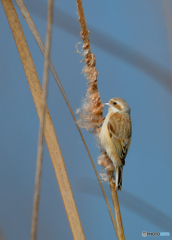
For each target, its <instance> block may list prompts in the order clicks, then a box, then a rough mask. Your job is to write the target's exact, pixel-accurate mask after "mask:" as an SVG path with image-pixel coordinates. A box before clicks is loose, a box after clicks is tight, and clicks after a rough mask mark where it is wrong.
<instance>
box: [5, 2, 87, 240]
mask: <svg viewBox="0 0 172 240" xmlns="http://www.w3.org/2000/svg"><path fill="white" fill-rule="evenodd" d="M1 3H2V5H3V8H4V11H5V14H6V16H7V19H8V22H9V25H10V28H11V31H12V34H13V37H14V40H15V43H16V45H17V49H18V52H19V55H20V58H21V62H22V65H23V68H24V71H25V74H26V78H27V81H28V84H29V87H30V91H31V94H32V97H33V100H34V103H35V107H36V110H37V113H38V117H39V119H40V118H41V109H42V107H41V100H42V99H41V97H42V89H41V85H40V82H39V79H38V75H37V72H36V69H35V66H34V63H33V60H32V56H31V54H30V51H29V48H28V45H27V42H26V39H25V36H24V33H23V30H22V28H21V25H20V21H19V19H18V16H17V13H16V11H15V8H14V5H13V2H12V0H1ZM45 119H46V121H45V128H44V136H45V141H46V143H47V147H48V150H49V154H50V157H51V160H52V164H53V167H54V171H55V175H56V178H57V181H58V184H59V188H60V192H61V195H62V199H63V203H64V206H65V210H66V213H67V217H68V220H69V224H70V227H71V231H72V234H73V238H74V240H85V236H84V232H83V229H82V225H81V221H80V218H79V214H78V211H77V208H76V204H75V200H74V197H73V193H72V190H71V186H70V182H69V179H68V176H67V172H66V167H65V163H64V160H63V157H62V153H61V150H60V146H59V143H58V140H57V137H56V133H55V129H54V126H53V123H52V120H51V116H50V113H49V110H48V107H47V106H46V110H45Z"/></svg>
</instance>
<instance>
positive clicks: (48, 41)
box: [31, 0, 53, 240]
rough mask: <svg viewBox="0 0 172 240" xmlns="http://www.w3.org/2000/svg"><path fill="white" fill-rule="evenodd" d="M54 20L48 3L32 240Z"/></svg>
mask: <svg viewBox="0 0 172 240" xmlns="http://www.w3.org/2000/svg"><path fill="white" fill-rule="evenodd" d="M52 19H53V0H49V1H48V14H47V31H46V44H45V59H44V71H43V92H42V109H41V118H40V126H39V137H38V150H37V163H36V174H35V190H34V200H33V213H32V225H31V240H35V239H36V234H37V222H38V221H37V219H38V208H39V199H40V185H41V171H42V156H43V143H44V126H45V109H46V99H47V91H48V70H49V68H48V62H49V55H50V46H51V29H52Z"/></svg>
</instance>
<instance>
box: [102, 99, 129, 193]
mask: <svg viewBox="0 0 172 240" xmlns="http://www.w3.org/2000/svg"><path fill="white" fill-rule="evenodd" d="M105 105H108V106H109V112H108V114H107V116H106V118H105V120H104V122H103V125H102V129H101V132H100V135H99V139H100V144H101V147H102V149H103V150H104V151H105V152H106V153H107V155H108V157H109V158H110V159H111V160H112V162H113V164H114V167H115V171H116V180H115V184H116V190H121V188H122V172H123V166H124V165H125V158H126V155H127V153H128V150H129V146H130V142H131V133H132V128H131V119H130V108H129V106H128V104H127V103H126V101H125V100H123V99H121V98H113V99H111V100H110V101H109V103H107V104H105Z"/></svg>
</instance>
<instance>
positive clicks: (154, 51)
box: [0, 0, 172, 240]
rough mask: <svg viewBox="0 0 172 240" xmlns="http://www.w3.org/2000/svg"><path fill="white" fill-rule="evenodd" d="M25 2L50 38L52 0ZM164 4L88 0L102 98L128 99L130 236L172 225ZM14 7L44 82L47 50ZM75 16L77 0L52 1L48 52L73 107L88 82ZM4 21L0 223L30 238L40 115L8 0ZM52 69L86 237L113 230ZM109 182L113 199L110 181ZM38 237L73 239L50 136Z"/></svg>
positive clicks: (62, 139) (15, 239) (57, 119)
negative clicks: (130, 128) (78, 48)
mask: <svg viewBox="0 0 172 240" xmlns="http://www.w3.org/2000/svg"><path fill="white" fill-rule="evenodd" d="M14 4H15V3H14ZM25 4H26V6H27V7H28V10H29V12H30V14H31V16H32V18H33V20H34V22H35V25H36V27H37V29H38V31H39V33H40V35H41V37H42V39H43V41H44V42H45V34H46V11H47V9H46V8H47V1H44V0H37V1H33V0H31V1H29V0H25ZM164 4H168V6H167V7H168V8H169V11H170V12H171V14H172V4H171V2H170V1H169V0H163V1H162V0H156V1H155V0H149V1H148V0H140V1H136V0H133V1H116V0H115V1H99V0H95V1H91V0H87V1H83V7H84V11H85V17H86V21H87V25H88V29H89V30H90V41H91V46H92V52H93V53H94V54H95V55H96V58H97V70H98V71H99V76H98V88H99V91H100V95H101V99H102V101H103V102H107V101H108V100H109V99H110V98H112V97H122V98H124V99H125V100H126V101H127V102H128V104H129V105H130V107H131V118H132V123H133V136H132V142H131V147H130V151H129V154H128V156H127V158H126V165H125V168H124V173H123V189H122V191H121V192H119V193H118V196H119V201H120V207H121V213H122V219H123V225H124V231H125V235H126V239H137V240H138V239H142V235H141V234H142V231H148V232H164V231H167V232H171V234H172V204H171V203H172V174H171V171H172V161H171V157H172V153H171V149H172V125H171V123H172V66H171V59H172V56H170V50H169V49H170V46H169V42H170V39H168V34H167V25H166V20H165V12H164ZM15 8H16V10H17V13H18V16H19V19H20V21H21V25H22V28H23V30H24V33H25V36H26V39H27V42H28V45H29V48H30V51H31V54H32V57H33V60H34V63H35V66H36V69H37V73H38V76H39V79H40V81H41V83H42V75H43V64H44V59H43V56H42V54H41V52H40V50H39V48H38V46H37V44H36V42H35V40H34V38H33V36H32V34H31V33H30V30H29V29H28V27H27V25H26V23H25V21H24V19H23V17H22V15H21V13H20V12H19V10H18V8H17V6H16V4H15ZM77 19H78V16H77V7H76V2H75V1H69V0H63V1H54V25H53V35H52V47H51V59H52V62H53V64H54V67H55V69H56V71H57V73H58V76H59V78H60V80H61V82H62V85H63V87H64V90H65V92H66V94H67V96H68V99H69V101H70V103H71V106H72V108H73V110H74V111H76V109H77V108H78V107H80V105H81V101H82V98H83V97H85V92H86V87H87V85H86V80H85V78H84V76H83V74H81V71H82V68H83V65H84V64H83V63H80V61H81V60H82V57H81V56H80V55H79V54H77V53H75V51H76V49H75V46H76V44H77V43H78V42H80V41H81V40H80V36H79V33H80V26H79V22H78V21H77ZM0 22H1V24H0V32H1V34H0V66H1V67H0V231H1V234H2V236H3V237H4V239H7V240H11V239H12V240H20V239H25V240H27V239H30V228H31V215H32V204H33V192H34V179H35V167H36V155H37V142H38V127H39V122H38V117H37V113H36V109H35V106H34V103H33V100H32V96H31V93H30V89H29V86H28V83H27V80H26V77H25V73H24V70H23V67H22V64H21V61H20V58H19V55H18V51H17V48H16V45H15V42H14V39H13V36H12V33H11V30H10V27H9V24H8V21H7V19H6V16H5V13H4V10H3V8H2V4H1V5H0ZM170 24H171V27H172V22H171V23H170ZM171 41H172V39H171ZM80 46H82V45H80ZM49 76H50V77H49V91H48V107H49V110H50V114H51V117H52V120H53V124H54V127H55V130H56V134H57V138H58V140H59V144H60V147H61V150H62V154H63V157H64V160H65V164H66V169H67V172H68V176H69V180H70V182H71V186H72V190H73V193H74V197H75V201H76V205H77V208H78V211H79V215H80V218H81V222H82V226H83V229H84V233H85V236H86V239H89V240H92V239H94V240H95V239H99V240H104V239H116V235H115V232H114V229H113V226H112V223H111V220H110V216H109V213H108V210H107V207H106V204H105V201H104V198H103V196H102V194H101V190H100V187H99V185H98V182H97V179H96V176H95V173H94V171H93V168H92V166H91V162H90V160H89V158H88V155H87V153H86V150H85V148H84V145H83V144H82V141H81V138H80V136H79V133H78V132H77V129H76V126H75V124H74V121H73V119H72V117H71V115H70V113H69V110H68V108H67V106H66V103H65V101H64V99H63V97H62V94H61V93H60V91H59V89H58V86H57V84H56V83H55V81H54V79H53V76H52V74H51V73H50V75H49ZM106 113H107V109H105V110H104V114H106ZM83 134H84V137H85V140H86V142H87V144H88V147H89V150H90V152H91V155H92V157H93V159H94V162H95V164H96V166H97V170H98V172H101V167H100V166H98V165H97V156H98V155H99V150H98V149H97V148H96V146H97V144H96V141H95V139H94V138H93V137H92V136H91V134H89V133H88V132H86V131H83ZM103 186H104V188H105V191H106V193H107V195H108V199H109V201H110V204H111V206H112V202H111V197H110V190H109V185H108V183H103ZM37 239H38V240H39V239H41V240H44V239H45V240H46V239H51V240H53V239H58V240H66V239H73V238H72V234H71V230H70V227H69V223H68V220H67V217H66V212H65V209H64V206H63V202H62V199H61V195H60V191H59V187H58V184H57V181H56V177H55V174H54V170H53V166H52V163H51V159H50V157H49V153H48V150H47V147H46V145H45V148H44V159H43V174H42V186H41V200H40V212H39V224H38V238H37ZM154 239H159V238H158V237H154ZM167 239H172V237H171V236H170V237H168V238H167Z"/></svg>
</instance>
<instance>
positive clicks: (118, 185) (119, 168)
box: [115, 166, 123, 191]
mask: <svg viewBox="0 0 172 240" xmlns="http://www.w3.org/2000/svg"><path fill="white" fill-rule="evenodd" d="M122 172H123V166H116V179H115V185H116V191H118V190H119V191H121V189H122Z"/></svg>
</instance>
